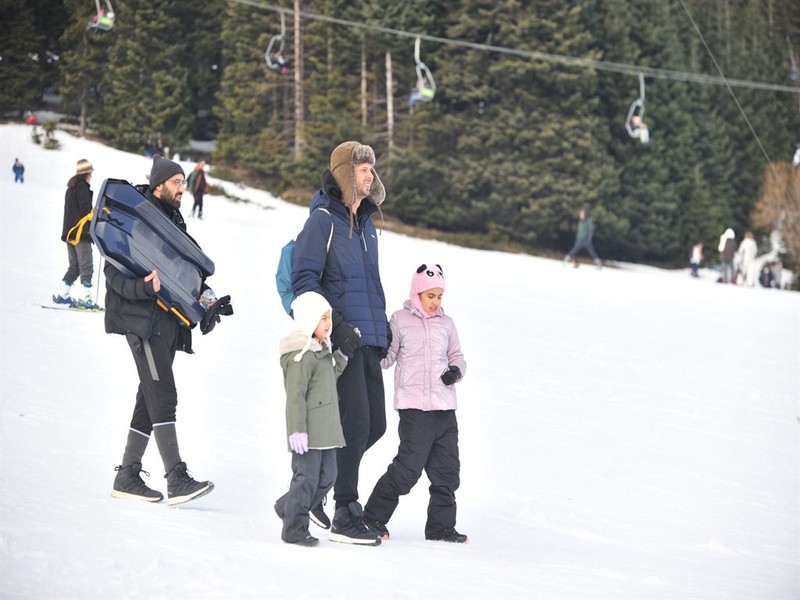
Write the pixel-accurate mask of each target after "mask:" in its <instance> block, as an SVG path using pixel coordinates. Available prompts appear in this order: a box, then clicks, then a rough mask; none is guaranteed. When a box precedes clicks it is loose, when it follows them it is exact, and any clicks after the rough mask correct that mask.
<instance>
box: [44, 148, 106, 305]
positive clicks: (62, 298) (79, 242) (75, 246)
mask: <svg viewBox="0 0 800 600" xmlns="http://www.w3.org/2000/svg"><path fill="white" fill-rule="evenodd" d="M93 172H94V167H92V163H90V162H89V161H88V160H86V159H85V158H82V159H81V160H79V161H78V164H77V166H76V167H75V175H73V176H72V177H71V178H70V180H69V181H68V182H67V192H66V194H65V195H64V222H63V225H62V228H61V241H62V242H65V243H66V244H67V258H68V260H69V267H68V268H67V272H66V273H64V277H63V281H62V283H63V285H64V287H63V289H62V290H61V292H60V293H58V294H55V295H54V296H53V302H55V303H56V304H69V305H71V306H74V307H76V308H83V309H97V308H98V306H97V304H95V302H94V300H93V299H92V276H93V275H94V261H93V258H92V238H91V236H90V235H89V221H90V220H91V218H92V196H93V195H94V192H92V190H91V188H90V187H89V182H90V181H91V179H92V173H93ZM79 276H80V280H81V285H82V286H83V289H82V290H81V291H80V292H79V295H78V297H77V298H73V297H72V294H71V292H70V290H71V289H72V284H73V283H75V280H76V279H78V277H79Z"/></svg>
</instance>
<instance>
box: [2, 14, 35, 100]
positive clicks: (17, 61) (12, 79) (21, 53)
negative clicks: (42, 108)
mask: <svg viewBox="0 0 800 600" xmlns="http://www.w3.org/2000/svg"><path fill="white" fill-rule="evenodd" d="M0 13H2V15H3V36H2V40H1V41H0V57H2V60H1V61H0V74H2V81H3V84H2V85H0V114H5V113H8V112H12V111H14V112H17V113H18V114H19V115H20V116H21V115H22V113H23V111H25V110H27V109H30V108H34V107H36V106H37V105H38V104H39V101H40V100H41V98H42V70H41V67H40V60H43V57H40V56H39V52H40V51H41V46H42V36H41V35H39V34H37V32H36V26H35V21H34V15H33V13H32V12H31V11H30V10H28V5H27V2H24V1H23V0H0Z"/></svg>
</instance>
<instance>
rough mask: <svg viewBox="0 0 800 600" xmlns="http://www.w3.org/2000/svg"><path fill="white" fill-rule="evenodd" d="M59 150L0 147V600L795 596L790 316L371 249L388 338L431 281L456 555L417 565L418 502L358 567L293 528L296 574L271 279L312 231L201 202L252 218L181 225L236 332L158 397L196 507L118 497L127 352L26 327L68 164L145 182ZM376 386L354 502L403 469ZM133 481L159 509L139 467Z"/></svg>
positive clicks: (11, 143) (797, 378)
mask: <svg viewBox="0 0 800 600" xmlns="http://www.w3.org/2000/svg"><path fill="white" fill-rule="evenodd" d="M57 136H58V139H59V141H60V142H61V149H60V150H56V151H47V150H44V149H43V148H41V147H40V146H36V145H34V144H33V143H32V142H31V140H30V129H29V128H27V127H25V126H20V125H2V126H0V142H1V144H0V164H3V165H6V166H5V167H4V168H5V169H7V170H6V171H4V173H5V174H4V175H2V177H1V178H0V207H1V210H2V219H0V223H1V227H2V231H1V232H0V239H1V241H0V251H1V252H2V272H1V275H0V277H1V278H2V281H1V282H0V283H1V284H2V287H1V291H0V310H1V311H2V314H1V315H0V316H1V317H2V334H1V335H2V339H1V340H0V361H2V362H1V364H0V368H1V371H0V419H1V421H0V434H1V436H0V490H1V491H0V494H2V503H1V505H0V597H2V598H3V599H6V598H8V599H9V600H10V599H25V598H28V599H34V598H35V599H38V598H41V599H45V598H47V599H51V598H82V599H95V598H96V599H100V598H103V599H109V598H111V599H116V598H169V599H170V600H174V599H176V598H195V599H196V598H289V597H292V598H325V599H330V598H348V599H353V598H402V599H415V598H458V599H469V598H481V599H485V598H542V599H590V598H591V599H642V598H647V599H675V598H685V599H693V600H695V599H716V598H719V599H753V600H755V599H759V600H779V599H780V600H796V599H797V598H798V596H800V566H799V565H800V443H799V442H800V423H799V422H798V409H799V405H800V295H798V294H797V293H793V292H782V291H776V290H766V289H763V288H756V289H744V288H737V287H734V286H722V285H717V284H715V283H713V281H714V279H715V277H714V275H712V274H705V276H704V277H701V278H700V279H699V280H696V279H693V278H691V277H689V275H688V270H680V271H665V270H659V269H655V268H648V267H641V266H636V265H619V266H618V268H605V269H603V270H602V271H597V270H595V269H593V268H585V267H584V268H580V269H569V268H564V267H562V265H561V263H560V262H559V261H554V260H548V259H542V258H537V257H531V256H526V255H517V254H504V253H500V252H487V251H477V250H470V249H463V248H459V247H456V246H452V245H447V244H444V243H440V242H437V241H432V240H418V239H412V238H408V237H404V236H401V235H397V234H394V233H391V232H387V231H384V232H383V234H382V236H381V240H380V246H381V272H382V277H383V281H384V286H385V289H386V295H387V301H388V305H389V311H390V312H391V311H394V310H395V309H397V308H399V307H400V306H401V304H402V301H403V300H404V298H405V297H406V294H407V290H408V286H409V283H410V279H411V275H412V274H413V272H414V270H415V269H416V267H417V266H418V265H419V264H420V263H423V262H428V261H432V262H438V263H440V264H442V265H443V267H444V271H445V274H446V275H447V284H448V289H447V293H446V294H445V297H444V308H445V310H446V311H447V313H448V314H449V315H451V316H452V317H453V318H454V319H455V321H456V324H457V326H458V328H459V334H460V337H461V343H462V348H463V351H464V355H465V357H466V360H467V363H468V372H467V376H466V377H465V379H464V380H463V381H462V382H460V383H459V384H458V388H457V389H458V393H459V410H458V419H459V424H460V430H461V435H460V444H461V463H462V486H461V488H460V490H459V491H458V493H457V498H458V506H459V513H458V525H457V527H458V529H459V531H462V532H464V533H467V534H468V535H469V537H470V543H469V544H468V545H466V546H456V545H449V544H443V543H433V542H426V541H425V540H424V535H423V527H424V521H425V510H426V500H427V482H426V480H425V478H424V477H423V479H422V480H421V481H420V482H419V484H418V485H417V487H416V488H415V489H414V490H413V491H412V493H411V494H409V495H408V496H407V497H404V498H402V499H401V502H400V506H399V508H398V510H397V512H396V514H395V516H394V518H393V519H392V521H391V522H390V523H389V529H390V531H391V533H392V539H391V540H390V541H388V542H385V543H384V544H382V545H381V546H380V547H377V548H364V547H351V546H347V545H342V544H336V543H333V542H329V541H328V540H327V539H326V538H325V537H324V534H323V532H321V530H319V529H317V528H315V527H314V526H313V525H312V529H311V531H312V533H313V534H319V535H320V536H322V539H321V543H320V545H319V546H318V547H317V548H310V549H309V548H299V547H294V546H288V545H286V544H283V543H282V542H281V540H280V522H279V521H278V519H277V517H276V516H275V514H274V513H273V510H272V504H273V502H274V500H275V499H276V498H277V497H278V496H279V495H281V494H282V493H283V492H284V490H285V489H286V487H287V486H288V482H289V479H290V474H291V470H290V463H289V455H288V453H287V452H286V443H285V440H284V434H285V433H284V432H285V430H284V401H283V400H284V399H283V384H282V378H281V371H280V366H279V364H278V340H279V339H280V337H282V336H283V335H285V333H286V332H287V331H288V330H289V329H290V327H291V322H290V321H289V318H288V317H287V316H286V314H285V313H284V312H283V309H282V308H281V305H280V299H279V297H278V294H277V292H276V290H275V284H274V272H275V267H276V265H277V260H278V255H279V251H280V248H281V246H283V244H284V243H285V242H286V241H287V240H288V239H289V238H291V237H293V236H294V235H295V234H296V233H297V231H299V229H300V227H301V225H302V223H303V221H304V219H305V216H306V213H307V211H306V210H305V209H304V208H302V207H297V206H293V205H290V204H287V203H284V202H283V201H281V200H280V199H276V198H274V197H272V196H271V195H269V194H268V193H265V192H262V191H258V190H253V189H250V188H246V187H243V186H240V185H237V184H234V183H225V182H220V181H218V180H215V179H214V178H213V176H212V177H211V178H210V179H211V181H212V182H214V183H218V184H222V185H224V186H225V187H226V188H227V189H228V190H230V193H231V194H233V195H235V196H237V197H239V198H246V199H248V200H250V202H248V203H243V202H237V203H235V202H231V201H228V200H226V199H225V198H223V197H221V196H215V195H207V196H206V199H205V210H204V213H205V220H203V221H199V220H197V219H187V221H188V226H189V232H190V233H191V234H192V236H193V237H195V238H196V239H197V240H198V241H199V243H200V244H201V245H202V247H203V250H204V251H205V252H206V253H207V254H208V255H209V256H210V257H212V259H213V260H214V261H215V263H216V269H217V271H216V274H215V275H214V276H213V277H211V278H210V279H209V280H208V283H209V284H210V285H211V286H212V287H213V288H214V289H215V291H216V292H217V294H218V295H220V294H230V295H231V296H232V299H233V304H234V307H235V311H236V314H235V315H233V316H232V317H229V318H225V319H224V320H223V322H222V323H221V324H219V325H218V326H217V327H216V328H215V330H214V331H213V332H212V333H211V334H209V335H208V336H201V335H199V333H198V334H195V338H194V347H195V351H196V354H195V355H193V356H188V355H185V354H181V353H179V355H178V357H177V358H176V361H175V372H176V379H177V383H178V393H179V405H178V436H179V440H180V442H181V452H182V455H183V458H184V459H185V460H186V461H187V463H188V465H189V468H190V469H191V470H192V471H193V473H194V474H195V475H196V476H197V477H198V478H202V479H211V480H213V481H214V483H215V484H216V489H215V490H214V492H213V493H212V494H210V495H208V496H206V497H204V498H203V499H200V500H198V501H196V502H194V503H189V504H186V505H184V506H183V507H181V508H168V507H167V505H166V503H161V504H158V505H145V504H144V503H136V502H132V501H124V500H118V499H114V498H112V497H111V496H110V490H111V484H112V481H113V477H114V470H113V468H114V466H115V465H117V464H119V462H120V459H121V456H122V451H123V449H124V448H123V447H124V442H125V437H126V433H127V428H128V422H129V419H130V413H131V411H132V407H133V402H134V395H135V392H136V386H137V383H138V380H137V378H136V375H135V369H134V365H133V361H132V359H131V357H130V355H129V351H128V349H127V344H126V343H125V341H124V339H123V337H121V336H111V335H106V334H105V333H104V330H103V314H102V313H99V314H81V313H74V312H64V311H54V310H42V309H41V308H40V307H39V305H40V304H41V303H46V302H48V300H49V299H50V297H51V295H52V294H53V293H54V292H56V291H57V290H58V288H59V282H60V279H61V277H62V275H63V273H64V271H65V270H66V266H67V258H66V251H65V248H64V244H63V243H62V242H61V241H60V239H59V236H60V232H61V221H62V214H63V198H64V191H65V187H66V182H67V180H68V179H69V178H70V176H71V175H72V174H73V173H74V168H75V163H76V162H77V160H78V159H80V158H87V159H89V160H90V161H91V162H92V163H93V164H94V167H95V173H94V179H93V181H92V188H93V189H94V190H95V192H96V191H97V190H99V188H100V185H101V183H102V181H103V180H104V179H105V178H112V177H113V178H119V179H127V180H129V181H131V182H133V183H140V182H144V181H145V176H146V174H147V173H148V172H149V168H150V161H149V160H148V159H146V158H144V157H142V156H137V155H132V154H127V153H123V152H120V151H117V150H113V149H110V148H107V147H104V146H102V145H100V144H98V143H96V142H91V141H87V140H83V139H78V138H75V137H72V136H71V135H69V134H67V133H64V132H58V133H57ZM333 144H334V143H333V142H332V146H333ZM17 156H18V157H19V158H20V159H21V160H22V161H23V162H24V163H25V166H26V169H27V170H26V173H25V183H24V185H20V184H14V183H13V174H12V173H11V165H12V163H13V161H14V158H15V157H17ZM191 166H192V165H190V164H186V165H185V167H186V168H187V172H188V169H189V168H191ZM380 167H381V165H380V164H378V165H377V169H378V171H379V172H380ZM323 168H325V165H320V171H321V170H322V169H323ZM212 175H213V173H212ZM191 201H192V200H191V197H190V196H189V195H188V194H187V195H186V196H185V197H184V208H183V213H184V215H185V216H188V214H189V213H190V209H191ZM386 202H387V205H391V202H392V190H391V189H388V190H387V201H386ZM598 251H599V252H600V253H601V255H602V248H598ZM98 260H99V256H98V254H97V253H95V261H96V263H97V262H98ZM96 277H97V276H96ZM101 284H102V283H101ZM100 303H101V304H104V301H103V296H102V294H101V296H100ZM385 381H386V386H387V404H388V409H387V413H388V419H389V425H388V429H387V433H386V435H385V436H384V437H383V439H381V440H380V441H379V442H378V443H377V444H376V445H375V446H374V447H373V448H372V449H370V450H369V451H368V452H367V454H366V455H365V459H364V462H363V464H362V470H361V486H360V490H361V495H362V500H366V497H367V496H368V495H369V493H370V491H371V486H372V485H373V484H374V482H375V481H376V480H377V478H378V477H379V476H380V475H381V474H382V473H383V470H384V469H385V467H386V465H387V464H388V463H389V462H390V461H391V459H392V458H393V456H394V452H395V450H396V445H397V432H396V425H397V418H396V415H395V413H394V412H393V411H392V410H391V397H392V373H391V372H386V373H385ZM144 468H145V469H146V470H147V471H149V472H150V477H149V478H146V481H148V483H149V484H150V485H151V487H155V488H157V489H160V490H162V491H164V492H165V491H166V481H165V480H164V479H163V478H162V476H163V467H162V466H161V463H160V459H159V456H158V453H157V451H156V449H155V447H154V444H151V447H150V448H149V449H148V451H147V454H146V455H145V458H144ZM328 511H329V514H330V512H331V506H330V505H329V506H328Z"/></svg>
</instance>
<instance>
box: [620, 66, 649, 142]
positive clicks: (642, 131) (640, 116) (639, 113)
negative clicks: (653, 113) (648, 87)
mask: <svg viewBox="0 0 800 600" xmlns="http://www.w3.org/2000/svg"><path fill="white" fill-rule="evenodd" d="M634 119H636V120H637V121H639V125H638V126H637V127H634V126H633V124H632V123H633V120H634ZM625 129H626V131H627V132H628V135H629V136H631V137H632V138H634V139H637V140H639V141H641V142H642V143H643V144H646V143H647V142H649V141H650V131H649V130H648V128H647V125H645V124H644V75H642V74H641V73H639V97H638V98H637V99H636V100H634V101H633V102H632V103H631V107H630V108H629V109H628V116H627V118H626V119H625Z"/></svg>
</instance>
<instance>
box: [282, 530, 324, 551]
mask: <svg viewBox="0 0 800 600" xmlns="http://www.w3.org/2000/svg"><path fill="white" fill-rule="evenodd" d="M283 541H284V542H286V543H287V544H294V545H295V546H305V547H306V548H313V547H314V546H316V545H317V544H319V540H318V539H317V538H315V537H314V536H313V535H311V534H310V533H309V534H308V535H307V536H306V537H304V538H303V539H300V540H297V541H296V542H287V541H286V540H283Z"/></svg>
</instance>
